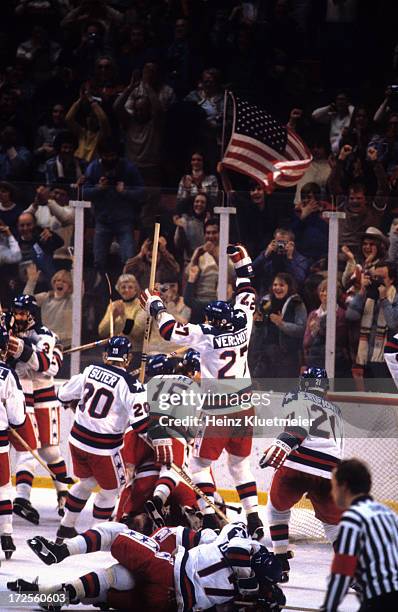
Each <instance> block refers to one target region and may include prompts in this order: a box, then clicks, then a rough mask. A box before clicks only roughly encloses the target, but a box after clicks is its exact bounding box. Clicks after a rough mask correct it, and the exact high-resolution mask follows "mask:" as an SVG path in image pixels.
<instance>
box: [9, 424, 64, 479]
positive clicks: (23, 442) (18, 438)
mask: <svg viewBox="0 0 398 612" xmlns="http://www.w3.org/2000/svg"><path fill="white" fill-rule="evenodd" d="M9 429H10V431H11V432H12V433H13V435H14V436H15V437H16V439H17V440H18V442H20V443H21V444H22V446H23V447H24V448H25V449H26V450H27V451H28V453H30V454H31V455H32V457H34V458H35V459H36V461H38V463H40V465H41V467H42V468H43V469H44V470H46V472H48V473H49V474H50V476H51V478H52V479H53V480H57V481H58V482H63V483H64V484H75V481H74V480H73V478H71V477H70V476H56V475H55V474H53V473H52V471H51V470H50V468H49V467H48V465H47V463H45V462H44V461H43V459H42V458H41V457H40V456H39V455H38V453H36V451H34V450H33V448H31V447H30V446H29V444H28V443H27V442H25V440H24V439H23V437H22V436H20V435H19V433H18V432H17V431H15V429H14V428H13V427H10V428H9Z"/></svg>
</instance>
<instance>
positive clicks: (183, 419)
mask: <svg viewBox="0 0 398 612" xmlns="http://www.w3.org/2000/svg"><path fill="white" fill-rule="evenodd" d="M147 393H148V403H149V406H150V413H151V416H156V417H157V418H158V419H159V424H160V425H161V426H163V427H166V428H167V429H169V430H172V432H171V435H172V436H173V437H176V434H178V433H180V434H182V436H183V437H184V438H185V439H186V440H190V439H191V438H193V437H194V436H195V432H196V428H197V427H198V425H199V420H200V409H201V402H200V387H199V385H198V383H197V382H195V381H194V380H193V379H192V378H189V377H188V376H184V375H182V374H165V375H159V376H153V377H152V378H151V379H150V380H148V382H147ZM175 432H176V433H175Z"/></svg>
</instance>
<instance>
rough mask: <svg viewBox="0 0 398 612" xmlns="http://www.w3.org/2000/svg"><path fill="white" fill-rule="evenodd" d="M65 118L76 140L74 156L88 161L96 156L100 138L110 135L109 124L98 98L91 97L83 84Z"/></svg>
mask: <svg viewBox="0 0 398 612" xmlns="http://www.w3.org/2000/svg"><path fill="white" fill-rule="evenodd" d="M65 120H66V123H67V124H68V126H69V128H70V130H71V131H72V132H73V134H74V135H75V136H76V138H77V141H78V145H77V149H76V151H75V156H76V157H78V158H79V159H83V160H84V161H85V162H87V163H90V162H91V161H92V160H93V159H95V158H96V157H98V155H97V150H98V145H99V143H100V142H101V140H103V139H104V138H108V137H109V136H110V134H111V126H110V124H109V121H108V117H107V116H106V114H105V113H104V111H103V109H102V107H101V105H100V104H99V103H98V99H97V98H93V97H92V96H91V94H90V92H89V91H88V89H87V88H86V87H85V86H83V87H82V89H81V92H80V97H79V99H78V100H77V101H76V102H74V103H73V104H72V106H71V107H70V109H69V110H68V113H67V115H66V117H65Z"/></svg>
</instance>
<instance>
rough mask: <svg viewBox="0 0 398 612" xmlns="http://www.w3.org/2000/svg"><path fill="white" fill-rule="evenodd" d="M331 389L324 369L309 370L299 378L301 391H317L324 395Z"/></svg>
mask: <svg viewBox="0 0 398 612" xmlns="http://www.w3.org/2000/svg"><path fill="white" fill-rule="evenodd" d="M328 389H329V379H328V375H327V372H326V370H325V369H324V368H307V370H305V372H303V374H301V376H300V378H299V391H315V392H318V393H321V394H322V395H324V394H325V393H326V392H327V391H328Z"/></svg>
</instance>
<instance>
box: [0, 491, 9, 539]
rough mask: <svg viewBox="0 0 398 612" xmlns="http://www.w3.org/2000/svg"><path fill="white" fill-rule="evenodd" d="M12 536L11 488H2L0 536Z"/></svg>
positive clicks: (0, 496)
mask: <svg viewBox="0 0 398 612" xmlns="http://www.w3.org/2000/svg"><path fill="white" fill-rule="evenodd" d="M4 533H7V534H12V501H11V486H10V485H4V486H2V487H0V534H4Z"/></svg>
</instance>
